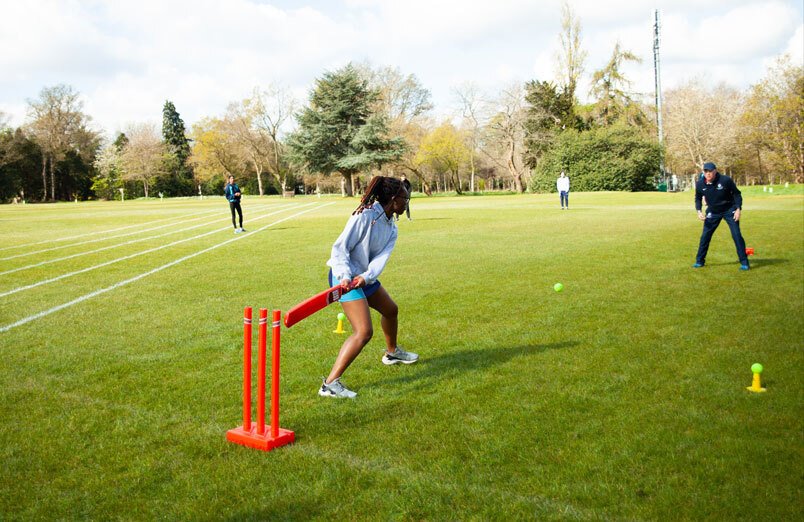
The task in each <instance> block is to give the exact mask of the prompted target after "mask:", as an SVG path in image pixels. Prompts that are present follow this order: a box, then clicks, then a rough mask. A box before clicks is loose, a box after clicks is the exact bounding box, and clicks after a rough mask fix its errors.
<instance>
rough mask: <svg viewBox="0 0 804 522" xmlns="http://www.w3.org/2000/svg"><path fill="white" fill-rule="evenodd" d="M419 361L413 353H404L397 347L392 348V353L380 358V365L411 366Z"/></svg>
mask: <svg viewBox="0 0 804 522" xmlns="http://www.w3.org/2000/svg"><path fill="white" fill-rule="evenodd" d="M418 360H419V355H418V354H415V353H413V352H406V351H405V350H403V349H402V348H400V347H399V346H397V347H396V348H394V352H393V353H388V352H385V355H383V356H382V363H383V364H387V365H391V364H397V363H402V364H413V363H415V362H416V361H418Z"/></svg>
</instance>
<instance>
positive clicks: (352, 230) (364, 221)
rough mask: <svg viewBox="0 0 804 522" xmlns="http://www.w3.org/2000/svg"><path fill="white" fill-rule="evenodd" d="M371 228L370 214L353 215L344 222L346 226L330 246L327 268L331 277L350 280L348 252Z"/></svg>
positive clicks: (338, 279)
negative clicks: (330, 270)
mask: <svg viewBox="0 0 804 522" xmlns="http://www.w3.org/2000/svg"><path fill="white" fill-rule="evenodd" d="M369 226H371V216H370V212H363V213H362V214H355V215H354V216H351V217H350V218H349V221H347V222H346V226H345V227H344V229H343V232H341V235H340V236H338V239H336V240H335V243H334V244H333V245H332V252H331V254H330V259H329V263H328V264H329V266H330V268H332V275H333V277H334V278H335V280H337V281H343V280H344V279H349V280H351V279H352V272H351V269H350V268H349V252H351V251H352V249H353V248H354V247H355V245H356V244H357V242H358V241H360V239H361V238H362V237H363V236H364V235H365V233H366V228H367V227H369Z"/></svg>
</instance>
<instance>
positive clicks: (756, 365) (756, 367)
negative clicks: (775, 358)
mask: <svg viewBox="0 0 804 522" xmlns="http://www.w3.org/2000/svg"><path fill="white" fill-rule="evenodd" d="M751 371H752V372H754V373H762V365H761V364H759V363H754V364H752V365H751Z"/></svg>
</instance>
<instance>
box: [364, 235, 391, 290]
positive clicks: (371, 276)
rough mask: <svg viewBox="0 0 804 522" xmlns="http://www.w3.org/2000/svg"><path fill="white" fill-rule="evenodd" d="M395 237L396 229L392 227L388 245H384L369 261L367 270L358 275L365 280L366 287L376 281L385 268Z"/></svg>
mask: <svg viewBox="0 0 804 522" xmlns="http://www.w3.org/2000/svg"><path fill="white" fill-rule="evenodd" d="M397 235H398V234H397V230H396V227H394V229H393V231H392V232H391V237H389V238H388V243H386V244H385V246H384V247H383V249H382V250H381V251H380V253H379V254H377V255H376V256H375V257H374V259H372V260H371V261H369V266H368V270H366V271H365V272H363V273H362V274H360V277H362V278H363V279H365V280H366V284H367V285H370V284H371V283H373V282H374V281H376V280H377V278H378V277H380V274H381V273H382V271H383V269H384V268H385V264H386V263H388V259H389V258H390V257H391V252H393V251H394V245H396V238H397Z"/></svg>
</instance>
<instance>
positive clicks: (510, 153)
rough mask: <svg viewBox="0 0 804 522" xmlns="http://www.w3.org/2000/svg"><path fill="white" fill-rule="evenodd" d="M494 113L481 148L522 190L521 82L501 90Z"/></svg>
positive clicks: (525, 172)
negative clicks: (484, 142)
mask: <svg viewBox="0 0 804 522" xmlns="http://www.w3.org/2000/svg"><path fill="white" fill-rule="evenodd" d="M496 111H497V112H496V114H495V115H494V116H493V117H492V118H491V120H490V121H489V124H488V125H487V126H486V133H485V134H486V144H485V146H483V147H482V148H481V150H482V151H483V152H484V153H485V154H486V156H487V157H488V158H489V159H490V160H491V161H492V162H493V163H494V164H496V165H498V166H500V167H502V168H504V169H506V170H507V171H508V173H509V175H510V176H511V179H512V181H513V183H514V188H515V189H516V191H517V192H524V191H525V183H524V182H523V181H526V180H524V179H523V178H525V177H526V175H527V167H526V166H525V162H524V158H523V153H524V152H525V145H524V141H525V119H526V111H525V93H524V90H523V88H522V85H521V84H514V85H512V86H510V87H508V88H506V89H504V90H503V91H502V93H500V97H499V98H498V100H497V102H496Z"/></svg>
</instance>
